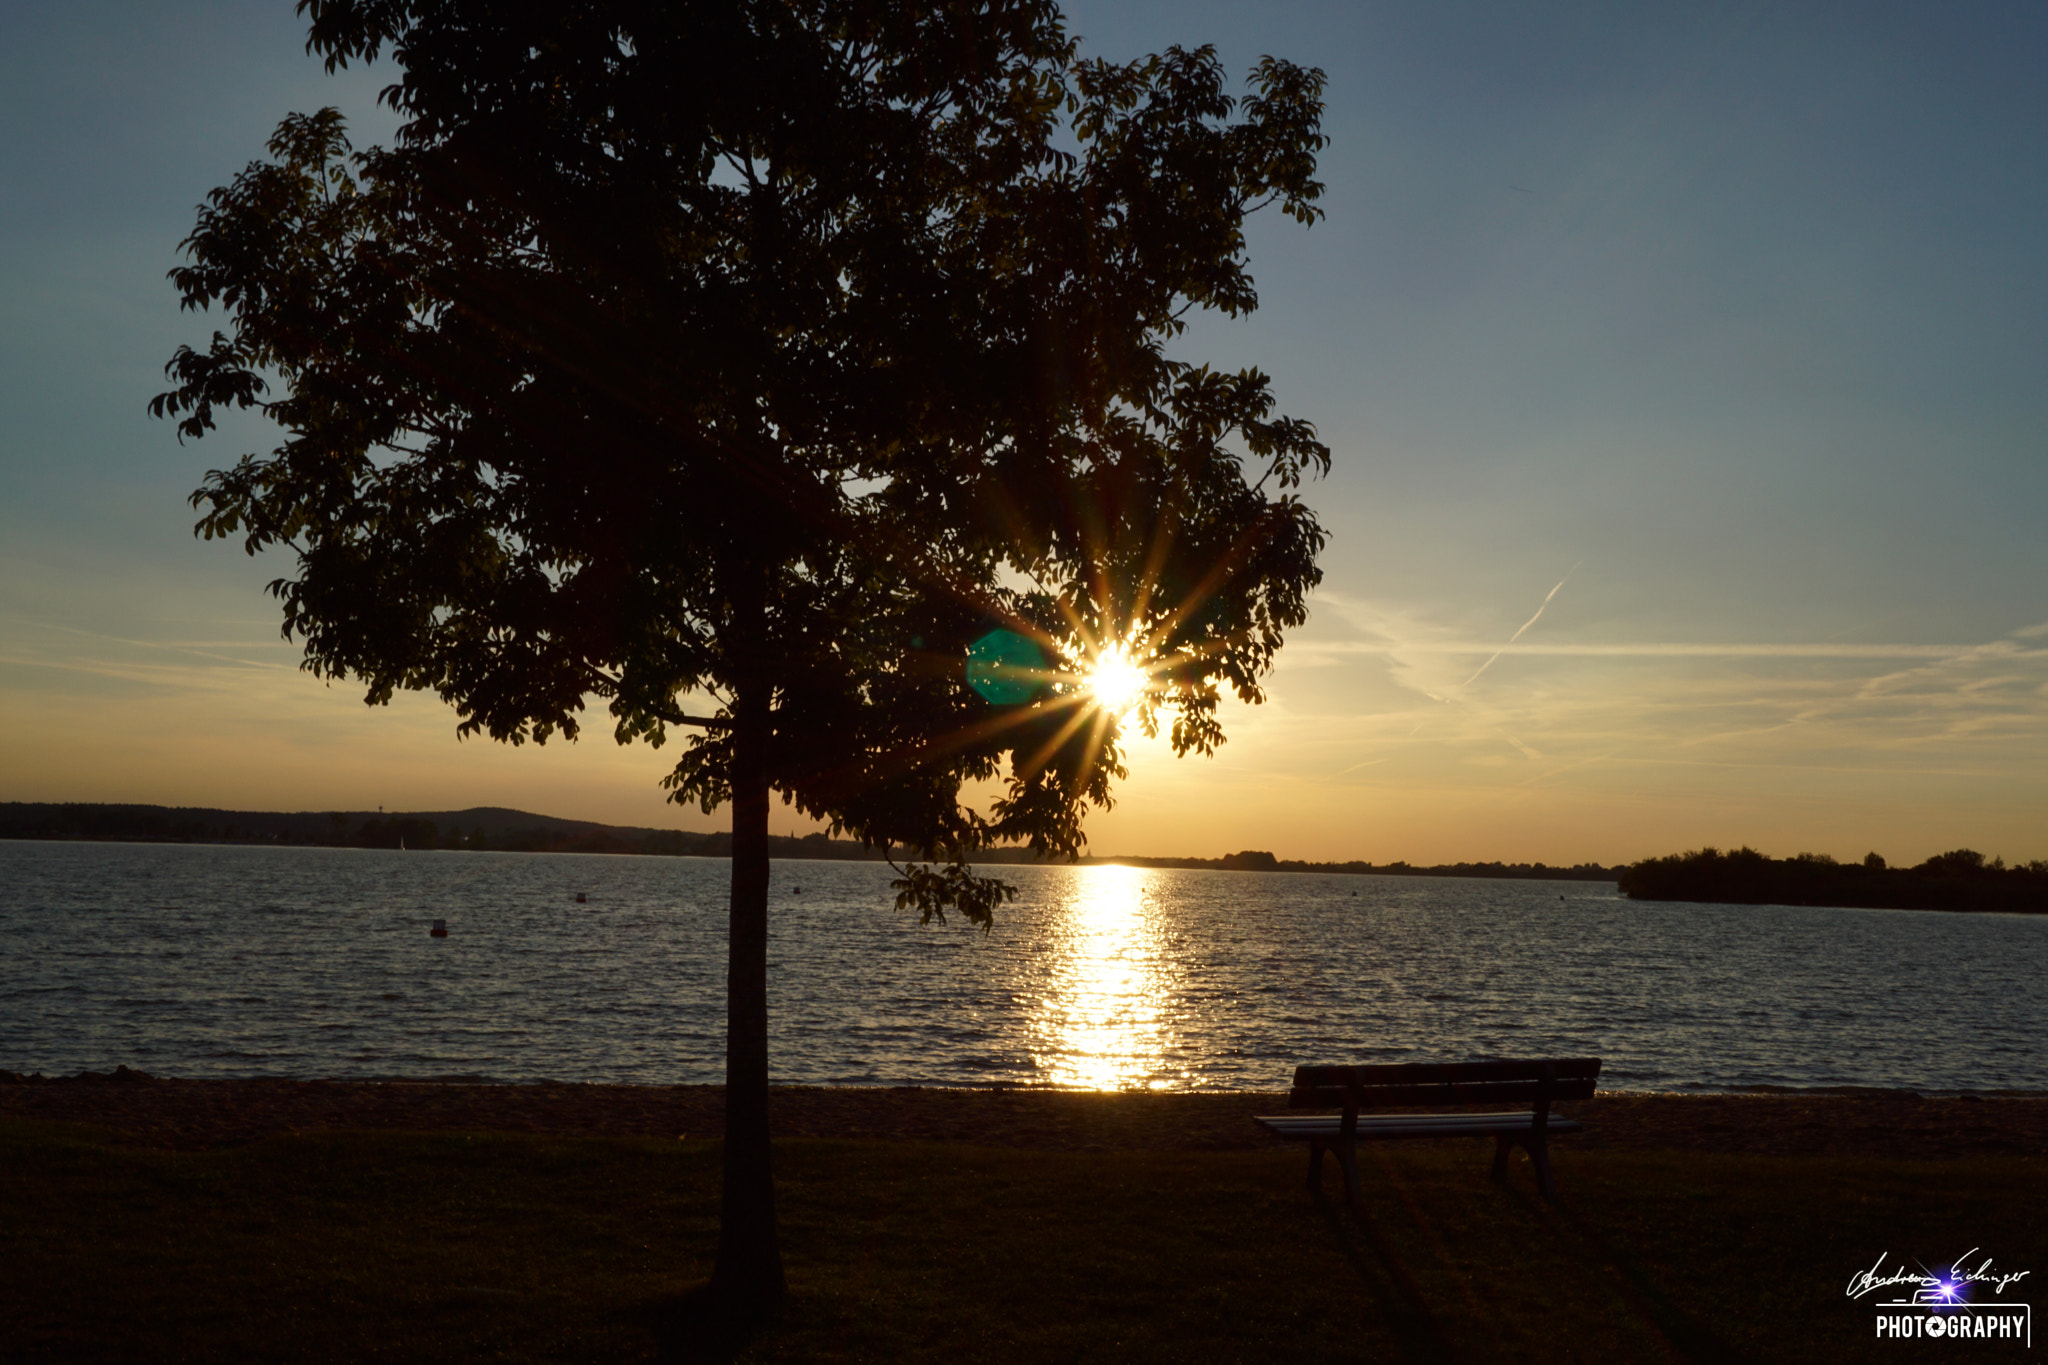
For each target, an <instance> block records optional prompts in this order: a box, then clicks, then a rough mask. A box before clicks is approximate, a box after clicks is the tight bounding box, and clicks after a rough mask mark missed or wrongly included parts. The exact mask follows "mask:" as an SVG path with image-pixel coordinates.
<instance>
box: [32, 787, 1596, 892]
mask: <svg viewBox="0 0 2048 1365" xmlns="http://www.w3.org/2000/svg"><path fill="white" fill-rule="evenodd" d="M0 839H83V840H103V841H109V842H124V843H152V844H286V845H309V846H314V847H324V848H393V849H395V848H398V847H399V846H400V845H401V842H402V843H403V846H404V847H405V848H408V849H418V850H423V851H424V850H428V849H472V850H487V851H493V852H513V853H622V854H641V855H650V856H668V857H697V858H726V857H730V856H731V855H732V836H731V835H730V834H728V833H726V832H725V831H723V830H720V831H718V832H716V833H705V834H699V833H694V832H692V831H689V830H679V829H647V828H643V827H639V826H632V825H601V824H598V823H596V822H595V821H591V820H563V819H560V818H558V817H556V816H552V815H535V814H533V813H531V812H529V811H523V810H508V809H506V808H505V807H503V806H473V807H471V808H470V809H468V810H437V811H394V812H384V811H360V810H353V811H348V810H337V811H293V812H282V811H250V810H215V809H212V808H211V807H205V806H125V805H97V804H91V803H85V802H66V803H52V802H31V801H7V802H0ZM768 851H769V855H770V856H771V857H776V858H813V859H830V860H844V861H857V862H880V861H881V860H882V855H881V854H880V853H879V852H876V851H875V850H872V849H866V848H862V847H861V846H860V844H858V843H856V842H854V841H852V840H849V839H833V838H830V837H828V836H827V835H824V834H806V835H804V836H802V837H801V838H798V837H796V836H794V835H787V836H780V837H771V838H770V839H769V840H768ZM976 861H977V862H981V863H988V864H995V865H1004V864H1011V865H1014V864H1019V863H1036V862H1040V861H1042V860H1041V859H1039V858H1037V857H1035V856H1034V855H1033V854H1032V853H1031V852H1030V851H1029V850H1028V849H1015V848H1005V849H991V850H988V851H986V852H984V853H983V854H981V855H980V856H979V857H978V858H977V859H976ZM1081 861H1082V862H1083V863H1084V864H1088V865H1104V864H1115V865H1120V866H1126V867H1164V868H1192V869H1210V870H1215V871H1223V872H1320V873H1323V874H1325V875H1332V876H1352V875H1360V874H1377V875H1380V876H1396V877H1490V878H1534V879H1539V880H1545V881H1610V882H1611V881H1613V880H1614V879H1615V876H1616V875H1617V874H1618V873H1619V872H1620V869H1619V868H1607V867H1602V866H1600V865H1599V864H1598V863H1582V864H1580V865H1579V866H1577V867H1546V866H1545V865H1544V864H1542V863H1452V864H1443V865H1439V866H1436V867H1411V866H1409V865H1408V864H1407V863H1387V864H1384V865H1380V866H1375V865H1373V864H1372V863H1366V862H1348V863H1313V862H1300V861H1296V860H1293V859H1283V858H1276V857H1274V856H1273V854H1271V853H1264V852H1258V851H1255V850H1247V851H1245V852H1242V853H1231V854H1226V855H1225V856H1223V857H1221V858H1122V857H1118V858H1097V857H1091V858H1084V859H1082V860H1081Z"/></svg>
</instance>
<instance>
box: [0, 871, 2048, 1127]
mask: <svg viewBox="0 0 2048 1365" xmlns="http://www.w3.org/2000/svg"><path fill="white" fill-rule="evenodd" d="M891 875H892V874H891V873H890V871H889V870H888V868H887V867H886V866H882V865H877V864H868V863H825V862H784V863H777V864H776V866H775V880H774V891H773V897H772V901H771V935H772V937H771V941H770V947H769V957H770V973H771V978H770V997H771V1003H770V1009H771V1021H772V1023H771V1027H772V1030H773V1037H772V1041H771V1061H770V1066H771V1070H772V1074H773V1076H774V1078H775V1079H776V1080H778V1081H782V1082H791V1083H807V1084H830V1085H906V1084H909V1085H961V1086H986V1085H992V1084H1014V1085H1031V1086H1057V1087H1067V1088H1083V1089H1129V1088H1154V1089H1167V1090H1276V1089H1284V1088H1285V1087H1286V1085H1287V1083H1288V1081H1289V1079H1290V1077H1291V1075H1292V1071H1293V1068H1294V1066H1295V1064H1296V1063H1298V1062H1302V1061H1351V1060H1357V1061H1423V1060H1447V1061H1461V1060H1473V1059H1480V1058H1486V1057H1496V1056H1503V1057H1546V1056H1559V1057H1561V1056H1587V1055H1591V1056H1599V1057H1604V1058H1605V1059H1606V1063H1607V1064H1606V1068H1605V1070H1604V1072H1603V1074H1602V1082H1603V1084H1604V1085H1606V1086H1609V1087H1611V1088H1615V1089H1628V1090H1727V1089H1736V1088H1744V1087H1752V1086H1788V1087H1825V1086H1877V1087H1893V1088H1903V1089H1913V1090H1920V1091H1946V1090H1958V1089H1960V1090H1986V1089H2000V1088H2010V1089H2026V1090H2048V1060H2044V1053H2043V1046H2042V1044H2043V1040H2044V1039H2048V1004H2044V993H2043V991H2042V982H2043V981H2048V918H2041V917H2015V916H1998V915H1948V914H1928V913H1914V912H1910V911H1891V910H1826V909H1808V908H1787V907H1757V906H1729V905H1672V904H1654V903H1638V902H1630V901H1626V900H1622V899H1620V898H1619V897H1617V896H1616V894H1615V893H1614V889H1613V887H1612V886H1610V885H1607V884H1605V883H1581V882H1565V883H1557V882H1512V881H1465V880H1449V879H1444V880H1438V879H1429V878H1400V877H1324V876H1316V875H1304V874H1287V873H1275V874H1256V873H1231V872H1184V871H1153V870H1143V869H1136V868H1115V867H1090V868H1065V867H1052V868H1036V867H1024V868H1013V869H1009V870H1007V871H1006V872H1005V875H1006V876H1009V877H1010V878H1011V879H1012V880H1013V881H1014V882H1015V883H1017V884H1018V886H1019V887H1020V891H1019V895H1018V899H1017V901H1016V903H1015V904H1013V905H1012V906H1010V907H1008V908H1007V909H1005V910H1004V911H1003V912H1002V913H1001V915H1000V918H999V920H998V923H997V928H996V930H995V932H994V933H993V934H990V935H983V934H981V933H979V932H978V931H975V930H972V929H970V928H967V927H966V926H964V925H962V924H960V923H958V922H955V923H953V924H950V925H947V926H943V927H941V926H937V925H933V926H925V927H920V926H919V925H918V924H917V922H916V920H915V918H914V917H913V916H911V915H908V914H904V913H899V912H898V911H896V910H895V908H894V901H893V897H892V895H891V894H890V892H889V890H888V881H889V879H890V877H891ZM725 883H726V865H725V864H724V863H723V862H718V861H713V860H708V859H694V858H634V857H602V856H576V855H563V854H515V853H496V854H493V853H388V852H377V851H370V850H359V849H302V848H222V847H194V846H175V845H172V846H165V845H142V844H67V843H26V842H0V1067H5V1068H7V1069H10V1070H16V1071H34V1070H40V1071H43V1072H46V1073H50V1074H58V1073H68V1072H74V1071H78V1070H81V1069H91V1070H108V1069H111V1068H112V1067H114V1066H115V1065H116V1064H122V1063H125V1064H127V1065H129V1066H134V1067H139V1068H141V1069H142V1070H145V1071H151V1072H157V1073H161V1074H166V1075H177V1076H300V1077H333V1078H369V1077H409V1078H425V1077H450V1076H464V1077H482V1078H489V1079H493V1080H516V1081H523V1080H537V1079H542V1078H552V1079H556V1080H564V1081H637V1082H650V1083H664V1084H666V1083H675V1082H696V1081H713V1082H715V1081H718V1080H721V1079H722V1077H723V1066H724V1062H723V1056H724V1045H723V1039H724V1009H725V1004H724V963H725V933H724V931H725V915H724V897H725ZM579 892H580V893H582V894H584V895H585V896H586V897H587V898H588V899H587V902H586V903H583V904H578V903H577V901H576V895H577V894H578V893H579ZM434 919H445V920H446V921H447V922H448V930H449V933H448V937H447V938H445V939H434V938H430V937H429V936H428V933H427V929H428V925H429V923H430V921H431V920H434Z"/></svg>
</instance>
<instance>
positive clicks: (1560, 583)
mask: <svg viewBox="0 0 2048 1365" xmlns="http://www.w3.org/2000/svg"><path fill="white" fill-rule="evenodd" d="M1578 571H1579V566H1578V565H1577V564H1574V565H1572V566H1571V568H1569V569H1566V570H1565V573H1564V577H1563V578H1560V579H1558V580H1557V587H1555V588H1552V589H1551V590H1550V591H1549V592H1547V593H1545V594H1544V595H1543V601H1542V602H1540V603H1539V604H1537V607H1536V614H1535V615H1534V616H1532V617H1530V618H1529V619H1528V620H1526V621H1524V622H1522V629H1521V630H1518V631H1516V632H1515V633H1514V634H1513V635H1510V636H1508V645H1511V644H1513V643H1514V642H1515V641H1517V640H1519V639H1521V638H1522V635H1523V633H1524V632H1525V631H1527V630H1528V629H1529V627H1531V626H1533V625H1535V624H1536V623H1537V622H1538V621H1540V620H1542V619H1543V612H1544V609H1545V608H1547V607H1548V606H1549V605H1550V599H1551V598H1553V597H1555V596H1557V594H1558V590H1559V589H1561V588H1563V587H1564V585H1565V583H1566V581H1567V580H1569V579H1570V578H1571V576H1572V575H1573V574H1575V573H1577V572H1578ZM1507 652H1508V649H1507V645H1502V646H1501V647H1500V648H1499V649H1496V650H1495V651H1493V653H1492V654H1491V655H1490V656H1488V658H1487V660H1486V662H1485V663H1483V664H1481V665H1479V667H1478V668H1477V669H1475V670H1474V671H1473V673H1472V676H1471V677H1469V678H1467V679H1465V681H1464V684H1463V685H1462V686H1460V687H1459V688H1458V690H1459V691H1460V692H1463V691H1464V690H1465V688H1467V687H1470V686H1471V685H1472V684H1473V683H1476V682H1478V681H1479V675H1480V674H1481V673H1484V672H1485V671H1486V670H1487V669H1489V668H1492V667H1493V661H1494V660H1495V659H1498V658H1499V657H1500V656H1501V655H1503V654H1505V653H1507Z"/></svg>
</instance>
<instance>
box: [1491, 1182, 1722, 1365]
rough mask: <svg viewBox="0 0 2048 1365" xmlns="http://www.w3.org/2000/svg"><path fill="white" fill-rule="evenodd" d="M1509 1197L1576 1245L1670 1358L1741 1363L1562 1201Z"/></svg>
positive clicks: (1515, 1193)
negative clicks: (1652, 1332) (1652, 1330)
mask: <svg viewBox="0 0 2048 1365" xmlns="http://www.w3.org/2000/svg"><path fill="white" fill-rule="evenodd" d="M1509 1193H1510V1195H1511V1196H1512V1197H1513V1198H1514V1199H1516V1200H1517V1201H1518V1202H1520V1203H1521V1204H1522V1206H1523V1208H1524V1210H1525V1211H1526V1212H1527V1213H1528V1215H1529V1217H1530V1218H1531V1219H1532V1220H1534V1221H1535V1222H1536V1223H1537V1224H1538V1226H1542V1227H1546V1228H1547V1229H1548V1230H1549V1232H1550V1233H1551V1235H1552V1236H1554V1237H1556V1238H1557V1239H1558V1240H1559V1241H1561V1242H1565V1243H1566V1244H1568V1245H1569V1244H1573V1243H1576V1244H1577V1245H1576V1247H1575V1248H1574V1249H1575V1250H1576V1251H1577V1252H1578V1256H1579V1260H1580V1263H1581V1264H1586V1265H1594V1266H1598V1267H1599V1268H1600V1269H1602V1270H1604V1271H1605V1272H1606V1273H1607V1275H1608V1278H1609V1279H1610V1280H1611V1281H1612V1282H1613V1284H1614V1287H1615V1289H1616V1290H1617V1291H1618V1292H1619V1293H1620V1295H1621V1296H1622V1298H1623V1299H1624V1300H1626V1301H1627V1303H1628V1305H1629V1307H1630V1308H1632V1309H1633V1310H1634V1311H1635V1312H1636V1314H1637V1315H1638V1316H1639V1317H1640V1318H1641V1319H1642V1320H1643V1321H1644V1322H1646V1323H1648V1324H1649V1325H1650V1326H1651V1327H1653V1328H1655V1329H1656V1331H1657V1333H1658V1335H1660V1336H1661V1337H1662V1338H1663V1339H1664V1345H1665V1346H1666V1347H1667V1348H1669V1350H1670V1352H1671V1355H1672V1357H1673V1358H1674V1359H1678V1360H1684V1361H1698V1362H1702V1363H1703V1365H1704V1362H1719V1361H1726V1360H1740V1359H1741V1358H1742V1352H1741V1351H1740V1350H1739V1349H1738V1348H1737V1347H1736V1346H1735V1345H1734V1344H1733V1343H1731V1342H1728V1341H1725V1340H1723V1339H1722V1338H1721V1337H1720V1336H1719V1335H1717V1334H1716V1333H1715V1332H1714V1331H1713V1330H1712V1329H1711V1328H1709V1327H1707V1326H1705V1325H1704V1324H1702V1323H1701V1322H1700V1321H1699V1320H1698V1319H1697V1318H1695V1317H1693V1316H1692V1314H1690V1313H1688V1312H1687V1311H1686V1310H1685V1309H1683V1308H1681V1307H1679V1306H1678V1304H1677V1303H1676V1302H1674V1301H1673V1300H1672V1298H1671V1296H1670V1295H1669V1294H1667V1293H1665V1292H1664V1290H1662V1289H1660V1288H1658V1287H1657V1285H1656V1284H1655V1283H1654V1282H1653V1281H1652V1280H1651V1279H1650V1277H1649V1276H1648V1275H1647V1274H1646V1273H1645V1272H1644V1270H1643V1268H1642V1266H1641V1264H1640V1263H1639V1261H1638V1259H1637V1257H1636V1256H1635V1254H1634V1253H1633V1252H1632V1251H1631V1250H1630V1249H1629V1248H1628V1247H1627V1246H1625V1245H1623V1244H1621V1243H1619V1242H1617V1241H1615V1240H1614V1238H1613V1237H1611V1236H1610V1235H1609V1234H1608V1233H1607V1232H1606V1231H1605V1230H1604V1229H1602V1228H1601V1227H1600V1226H1599V1224H1598V1223H1596V1222H1594V1221H1593V1220H1592V1219H1591V1218H1588V1217H1587V1216H1585V1215H1584V1214H1581V1213H1580V1212H1578V1211H1577V1210H1576V1209H1574V1208H1573V1207H1572V1206H1571V1205H1570V1204H1569V1203H1567V1202H1566V1201H1565V1200H1563V1199H1562V1198H1560V1199H1557V1200H1546V1199H1544V1198H1542V1197H1541V1196H1540V1195H1538V1194H1536V1193H1535V1191H1534V1190H1532V1189H1529V1188H1526V1187H1520V1188H1515V1189H1512V1190H1510V1191H1509Z"/></svg>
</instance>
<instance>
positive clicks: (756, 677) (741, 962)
mask: <svg viewBox="0 0 2048 1365" xmlns="http://www.w3.org/2000/svg"><path fill="white" fill-rule="evenodd" d="M740 577H741V579H742V582H743V583H744V584H745V588H744V589H743V590H742V592H740V593H736V594H735V601H734V604H733V605H734V615H735V617H736V618H738V622H739V623H740V630H739V631H738V632H737V634H738V635H739V636H740V637H741V638H740V639H739V640H738V641H736V643H738V644H739V646H740V651H739V652H740V653H741V654H742V657H741V658H739V659H736V661H735V662H737V663H739V664H740V665H741V670H740V672H741V676H739V677H737V678H736V679H735V688H734V692H735V695H734V697H733V717H732V719H733V730H732V736H733V746H732V796H733V801H732V907H731V911H730V919H729V931H730V938H729V942H728V948H727V958H726V969H725V970H726V975H725V1188H724V1193H723V1198H722V1200H721V1203H720V1223H719V1232H718V1262H717V1265H716V1267H715V1268H714V1269H713V1271H712V1273H711V1283H712V1286H713V1288H714V1289H715V1290H716V1291H717V1292H718V1294H719V1297H721V1298H722V1299H724V1300H726V1302H727V1304H728V1305H729V1306H730V1307H733V1308H736V1309H766V1308H772V1307H773V1306H775V1305H776V1304H778V1303H780V1302H781V1300H782V1296H783V1288H784V1285H783V1277H782V1251H781V1248H780V1246H779V1245H778V1244H777V1241H776V1236H775V1177H774V1172H773V1169H772V1167H771V1165H770V1160H769V1147H768V742H769V728H770V726H771V724H772V723H773V721H772V717H771V715H770V711H769V705H770V698H769V693H770V682H769V679H768V677H767V676H766V670H765V669H763V668H761V666H760V665H761V656H762V652H763V645H764V643H765V641H764V638H763V637H764V636H765V634H766V602H765V600H764V599H765V591H764V590H765V587H766V585H765V583H763V582H762V576H761V574H760V572H759V570H758V569H757V570H755V571H753V572H752V573H746V572H744V571H743V572H742V574H741V575H740ZM749 598H751V600H748V599H749Z"/></svg>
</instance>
